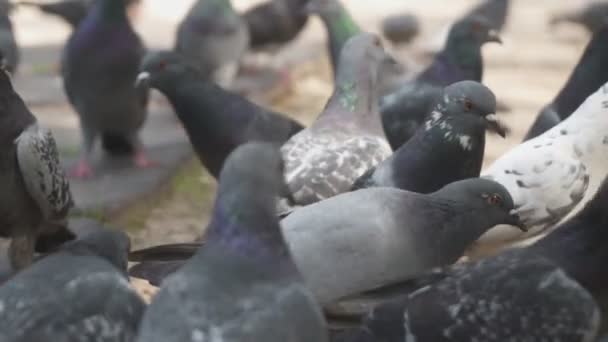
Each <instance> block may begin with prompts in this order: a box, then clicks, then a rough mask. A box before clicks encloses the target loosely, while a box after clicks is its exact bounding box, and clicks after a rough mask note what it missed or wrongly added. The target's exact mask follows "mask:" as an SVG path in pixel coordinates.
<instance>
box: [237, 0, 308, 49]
mask: <svg viewBox="0 0 608 342" xmlns="http://www.w3.org/2000/svg"><path fill="white" fill-rule="evenodd" d="M308 1H309V0H267V1H266V2H263V3H260V4H258V5H256V6H253V7H252V8H250V9H248V10H247V11H246V12H245V13H243V18H244V19H245V21H246V22H247V27H248V29H249V37H250V41H249V43H250V48H251V49H253V50H267V49H270V48H271V47H275V46H280V45H285V44H287V43H289V42H290V41H292V40H294V39H295V38H296V37H297V36H298V35H299V34H300V32H302V29H303V28H304V27H306V23H307V22H308V14H307V13H305V12H306V11H305V10H304V7H305V5H306V3H307V2H308Z"/></svg>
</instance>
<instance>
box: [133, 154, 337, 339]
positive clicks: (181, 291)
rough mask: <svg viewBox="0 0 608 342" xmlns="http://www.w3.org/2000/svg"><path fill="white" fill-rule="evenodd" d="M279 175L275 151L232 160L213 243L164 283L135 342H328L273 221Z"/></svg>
mask: <svg viewBox="0 0 608 342" xmlns="http://www.w3.org/2000/svg"><path fill="white" fill-rule="evenodd" d="M282 170H283V163H282V161H281V156H280V153H279V151H278V149H276V148H275V147H274V146H273V145H270V144H267V143H251V144H247V145H244V146H242V147H239V148H238V149H236V150H235V151H234V152H233V153H232V154H231V155H230V157H229V158H228V160H227V161H226V164H225V166H224V168H223V169H222V173H221V176H220V186H219V190H218V195H217V198H216V202H215V208H214V212H213V218H212V221H211V224H210V226H209V230H208V231H207V233H206V237H207V241H208V243H207V244H206V245H205V246H203V247H202V248H201V249H200V250H199V252H197V254H196V255H195V256H194V257H193V258H192V259H191V260H190V261H189V262H188V263H187V264H186V265H185V266H184V267H183V268H181V269H180V270H179V271H177V272H176V273H174V274H173V275H172V276H171V277H170V278H168V279H167V280H166V281H165V282H164V283H163V285H162V287H161V290H160V292H159V293H158V295H157V296H156V298H155V300H154V302H153V303H152V304H151V305H150V307H149V309H148V311H147V312H146V314H145V315H144V318H143V320H142V324H141V329H140V333H139V336H138V339H137V341H141V342H144V341H145V342H155V341H159V342H160V341H162V342H171V341H179V342H185V341H191V342H197V341H225V342H229V341H235V342H236V341H267V342H273V341H277V342H278V341H281V342H283V341H293V342H297V341H302V342H310V341H319V342H322V341H327V336H326V327H325V321H324V319H323V315H322V313H321V310H320V308H319V307H318V305H317V304H316V302H315V301H314V298H313V296H312V294H311V293H310V291H309V290H308V289H307V288H306V287H305V286H304V284H303V281H302V278H301V276H300V274H299V272H298V270H297V268H296V266H295V264H294V263H293V261H292V260H291V257H290V254H289V251H288V248H287V245H286V244H285V241H284V239H283V236H282V234H281V229H280V226H279V222H278V221H277V218H276V216H275V202H276V196H277V195H278V194H279V192H282V191H285V187H286V185H285V183H284V181H283V177H282Z"/></svg>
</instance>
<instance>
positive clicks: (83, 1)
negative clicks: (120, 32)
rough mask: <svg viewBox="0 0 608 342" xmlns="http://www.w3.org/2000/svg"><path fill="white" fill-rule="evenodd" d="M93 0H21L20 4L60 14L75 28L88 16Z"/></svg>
mask: <svg viewBox="0 0 608 342" xmlns="http://www.w3.org/2000/svg"><path fill="white" fill-rule="evenodd" d="M92 3H93V1H91V0H60V1H56V2H44V3H40V2H34V1H20V2H18V4H19V5H24V6H31V7H36V8H38V9H39V10H40V11H42V12H44V13H47V14H51V15H55V16H58V17H59V18H61V19H63V20H64V21H65V22H66V23H67V24H68V25H70V26H71V27H72V29H75V28H76V27H78V25H79V24H80V22H81V21H82V20H83V19H84V18H85V17H86V16H87V12H88V10H89V8H90V7H91V5H92Z"/></svg>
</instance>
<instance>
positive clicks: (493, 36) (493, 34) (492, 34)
mask: <svg viewBox="0 0 608 342" xmlns="http://www.w3.org/2000/svg"><path fill="white" fill-rule="evenodd" d="M486 42H493V43H498V44H500V45H502V39H500V34H499V33H498V31H496V30H490V31H488V36H487V37H486Z"/></svg>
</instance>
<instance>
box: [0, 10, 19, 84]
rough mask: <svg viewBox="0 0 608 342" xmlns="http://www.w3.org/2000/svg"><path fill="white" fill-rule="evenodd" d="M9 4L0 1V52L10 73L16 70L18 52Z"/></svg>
mask: <svg viewBox="0 0 608 342" xmlns="http://www.w3.org/2000/svg"><path fill="white" fill-rule="evenodd" d="M10 9H11V5H10V3H8V1H5V2H4V3H0V53H2V56H3V61H2V63H3V64H4V67H5V68H6V70H8V71H9V72H11V73H14V72H15V71H17V66H18V65H19V60H20V52H19V46H18V45H17V40H16V39H15V32H14V29H13V23H12V22H11V18H10V17H9V14H10Z"/></svg>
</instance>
